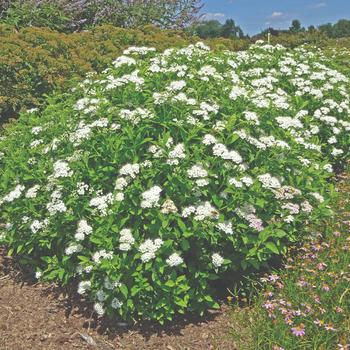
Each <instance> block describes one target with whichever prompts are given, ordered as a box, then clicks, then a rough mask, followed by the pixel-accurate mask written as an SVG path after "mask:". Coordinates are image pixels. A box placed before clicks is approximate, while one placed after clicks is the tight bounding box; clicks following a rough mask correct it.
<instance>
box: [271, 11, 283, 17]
mask: <svg viewBox="0 0 350 350" xmlns="http://www.w3.org/2000/svg"><path fill="white" fill-rule="evenodd" d="M282 16H283V12H279V11H274V12H272V14H271V16H270V18H279V17H282Z"/></svg>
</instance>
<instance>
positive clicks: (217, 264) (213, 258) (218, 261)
mask: <svg viewBox="0 0 350 350" xmlns="http://www.w3.org/2000/svg"><path fill="white" fill-rule="evenodd" d="M211 262H212V263H213V265H214V267H215V268H218V267H220V266H221V265H222V264H223V263H224V258H223V257H222V256H221V255H219V254H218V253H214V254H213V255H212V256H211Z"/></svg>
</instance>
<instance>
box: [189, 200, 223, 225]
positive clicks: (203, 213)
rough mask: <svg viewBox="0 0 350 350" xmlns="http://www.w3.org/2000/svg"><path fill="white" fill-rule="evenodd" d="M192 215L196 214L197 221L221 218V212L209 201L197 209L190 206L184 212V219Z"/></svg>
mask: <svg viewBox="0 0 350 350" xmlns="http://www.w3.org/2000/svg"><path fill="white" fill-rule="evenodd" d="M192 214H194V219H195V220H197V221H203V220H205V219H218V218H219V212H218V211H217V209H216V208H214V207H213V206H212V205H211V204H210V203H209V202H208V201H206V202H204V203H200V204H199V205H198V206H197V207H195V206H189V207H186V208H184V209H183V210H182V217H184V218H187V217H189V216H190V215H192Z"/></svg>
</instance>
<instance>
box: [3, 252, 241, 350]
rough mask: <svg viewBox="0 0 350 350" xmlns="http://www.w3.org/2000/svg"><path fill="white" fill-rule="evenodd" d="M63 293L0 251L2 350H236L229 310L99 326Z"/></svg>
mask: <svg viewBox="0 0 350 350" xmlns="http://www.w3.org/2000/svg"><path fill="white" fill-rule="evenodd" d="M90 310H91V308H90V307H89V306H84V303H81V302H79V300H76V296H74V293H73V292H72V293H71V292H70V291H69V290H67V289H63V288H59V287H52V286H48V285H44V284H40V283H37V282H36V281H35V280H34V279H33V273H32V272H30V271H25V269H21V268H19V267H18V266H17V265H16V263H15V262H14V261H13V259H12V258H9V257H7V256H6V253H5V250H4V249H0V349H1V350H22V349H23V350H27V349H33V350H39V349H40V350H72V349H75V350H76V349H82V350H85V349H96V350H112V349H125V350H143V349H150V350H163V349H164V350H198V349H200V350H207V349H208V350H209V349H210V350H236V349H237V348H236V347H235V345H234V342H233V338H232V336H231V335H230V329H231V328H232V327H233V324H232V322H234V321H233V320H234V318H233V317H232V314H231V311H232V310H231V308H230V307H228V306H222V308H221V310H220V311H216V312H211V313H209V314H208V315H207V316H205V317H203V318H191V317H187V318H183V319H179V320H177V321H176V322H174V323H173V324H172V325H168V326H166V327H161V326H157V325H154V324H153V325H152V324H141V325H134V326H127V325H125V324H123V323H118V322H117V321H115V322H113V323H112V322H109V323H103V322H101V321H98V320H96V319H95V318H93V317H92V314H91V311H90Z"/></svg>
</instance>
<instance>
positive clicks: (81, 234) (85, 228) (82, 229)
mask: <svg viewBox="0 0 350 350" xmlns="http://www.w3.org/2000/svg"><path fill="white" fill-rule="evenodd" d="M92 231H93V228H92V227H91V226H90V225H89V224H88V223H87V221H86V220H85V219H83V220H80V221H79V223H78V228H77V231H76V233H75V235H74V238H75V239H76V240H77V241H83V240H84V239H85V236H88V235H90V234H91V233H92Z"/></svg>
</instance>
